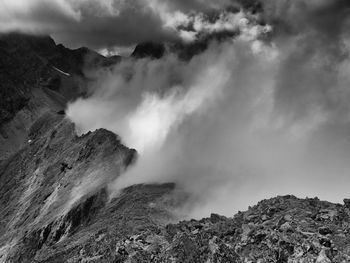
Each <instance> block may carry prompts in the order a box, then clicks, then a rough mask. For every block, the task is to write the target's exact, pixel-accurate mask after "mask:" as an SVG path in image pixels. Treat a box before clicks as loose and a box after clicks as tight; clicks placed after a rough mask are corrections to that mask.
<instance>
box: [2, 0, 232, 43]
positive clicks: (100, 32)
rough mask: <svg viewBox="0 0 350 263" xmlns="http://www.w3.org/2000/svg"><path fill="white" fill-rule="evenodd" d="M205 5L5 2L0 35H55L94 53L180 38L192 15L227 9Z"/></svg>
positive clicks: (194, 0)
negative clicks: (180, 29) (180, 24)
mask: <svg viewBox="0 0 350 263" xmlns="http://www.w3.org/2000/svg"><path fill="white" fill-rule="evenodd" d="M211 2H212V1H203V0H186V1H184V0H175V1H170V0H148V1H145V0H131V1H130V0H128V1H126V0H104V1H95V0H50V1H48V0H1V1H0V31H3V32H6V31H12V30H20V31H25V32H32V33H44V34H51V35H52V36H53V37H54V38H55V40H56V41H58V42H63V43H64V44H66V45H67V46H70V47H80V46H88V47H90V48H94V49H103V48H113V47H115V46H130V45H135V44H137V43H139V42H143V41H151V40H152V41H172V40H176V39H178V38H179V32H178V31H177V30H176V28H175V27H176V26H177V23H178V22H183V20H186V19H188V18H187V17H186V15H185V14H188V13H190V12H208V11H212V10H217V9H221V8H224V7H225V6H226V5H227V4H228V1H225V0H222V1H215V4H213V3H211Z"/></svg>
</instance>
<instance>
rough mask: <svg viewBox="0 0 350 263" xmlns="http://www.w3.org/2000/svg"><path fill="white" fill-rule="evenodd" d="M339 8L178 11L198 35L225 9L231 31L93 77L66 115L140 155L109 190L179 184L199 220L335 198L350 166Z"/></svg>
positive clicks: (345, 48) (348, 96)
mask: <svg viewBox="0 0 350 263" xmlns="http://www.w3.org/2000/svg"><path fill="white" fill-rule="evenodd" d="M347 6H348V4H346V2H345V1H339V2H332V3H331V2H330V1H326V0H325V1H321V2H319V1H317V2H316V1H301V0H298V1H294V2H292V1H266V2H265V5H264V10H265V11H264V13H263V14H262V15H261V17H259V16H260V15H252V14H250V13H249V12H248V13H241V12H242V11H241V12H235V13H232V14H231V13H230V14H227V13H225V12H223V13H222V15H221V16H219V18H220V17H222V18H221V19H218V20H217V19H216V20H214V21H213V22H210V20H206V19H204V20H203V19H201V17H202V15H198V14H197V15H196V14H195V15H192V16H191V15H187V14H185V13H183V12H182V13H178V17H177V18H176V19H177V20H178V21H181V20H182V22H181V23H187V22H188V21H195V20H196V19H199V21H200V22H201V26H200V27H198V28H200V30H204V31H205V30H207V31H211V30H215V29H216V28H217V26H216V24H219V27H221V26H222V25H225V21H227V19H230V16H233V18H232V19H233V20H234V21H235V22H234V23H233V25H234V26H237V27H238V28H239V30H238V32H239V34H238V35H237V36H236V37H235V38H230V39H226V40H225V41H221V42H220V41H214V42H212V43H211V45H210V46H209V47H208V49H207V50H206V51H204V52H202V53H201V54H198V55H197V56H194V57H193V58H192V59H191V60H189V61H181V60H179V59H178V58H177V57H176V56H175V55H173V54H171V53H169V54H167V55H166V56H164V57H163V58H161V59H159V60H150V59H140V60H125V61H124V62H122V63H121V64H119V65H117V66H115V67H114V68H112V69H110V70H105V71H99V72H96V75H95V76H94V77H96V78H97V80H96V83H95V85H93V86H92V87H91V89H92V94H93V95H92V96H91V97H90V98H87V99H79V100H78V101H76V102H74V103H72V104H70V105H69V107H68V110H67V114H68V116H69V117H70V118H71V119H72V120H73V121H74V122H76V124H77V127H78V128H79V131H80V132H85V131H87V130H93V129H96V128H99V127H104V128H107V129H110V130H112V131H114V132H115V133H117V134H119V135H121V137H122V138H123V140H124V142H125V143H126V144H127V145H128V146H132V147H136V148H137V150H139V152H140V158H139V160H138V161H137V163H136V164H135V166H134V167H132V168H131V169H129V170H128V171H127V172H126V173H125V174H123V175H122V176H121V177H120V178H119V179H117V180H116V181H115V182H114V183H113V184H110V186H109V187H110V190H111V191H112V192H114V193H115V192H118V190H119V189H121V188H122V187H125V186H128V185H131V184H134V183H154V182H156V183H161V182H169V181H172V182H176V183H177V184H178V185H179V187H181V188H183V189H184V190H186V191H187V192H189V193H191V199H190V200H189V202H188V203H187V204H186V206H185V207H183V209H184V210H183V211H182V212H184V213H185V214H187V215H189V216H195V217H201V216H203V215H204V216H205V215H208V214H209V213H210V212H219V213H223V214H226V215H232V214H233V213H234V212H235V211H237V210H241V209H245V208H246V207H247V206H248V205H251V204H253V203H255V202H257V201H259V200H261V199H263V198H267V197H271V196H275V195H277V194H295V195H299V196H301V197H305V196H316V195H317V196H319V197H321V198H324V199H328V200H330V201H337V202H339V201H341V199H342V198H343V197H346V196H347V195H348V189H347V185H348V184H349V177H348V171H349V169H350V165H349V162H348V158H347V156H349V154H350V151H349V149H350V148H349V146H350V136H349V134H350V107H349V103H348V102H349V100H350V89H349V87H350V85H349V84H350V77H349V74H348V72H349V70H350V59H349V52H350V37H349V33H348V32H347V26H348V23H349V16H348V15H347V13H346V12H347V11H346V10H347ZM335 11H339V12H335ZM226 15H228V16H226ZM236 16H237V17H236ZM196 17H197V18H196ZM236 18H237V19H236ZM321 18H322V19H321ZM176 19H175V21H176ZM260 19H263V20H264V21H265V22H269V23H268V24H264V23H259V22H258V21H261V20H260ZM333 19H334V20H333ZM324 21H326V24H324ZM331 21H334V23H330V22H331ZM181 23H180V24H181ZM224 27H225V26H224ZM200 30H198V31H200ZM188 32H189V31H188ZM196 32H197V31H196ZM266 32H268V33H269V34H266Z"/></svg>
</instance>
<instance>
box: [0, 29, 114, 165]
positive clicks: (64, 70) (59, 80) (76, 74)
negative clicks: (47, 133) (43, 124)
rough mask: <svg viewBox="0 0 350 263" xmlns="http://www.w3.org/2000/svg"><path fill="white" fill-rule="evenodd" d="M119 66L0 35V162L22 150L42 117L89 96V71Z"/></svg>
mask: <svg viewBox="0 0 350 263" xmlns="http://www.w3.org/2000/svg"><path fill="white" fill-rule="evenodd" d="M119 60H120V58H119V57H112V58H105V57H103V56H101V55H99V54H98V53H96V52H94V51H91V50H89V49H87V48H79V49H76V50H71V49H68V48H65V47H64V46H63V45H56V43H55V42H54V41H53V40H52V38H50V37H48V36H31V35H23V34H17V33H11V34H3V35H1V34H0V102H1V103H0V144H1V145H2V147H1V148H0V160H1V159H5V158H6V157H8V156H9V155H11V154H12V153H14V152H15V151H16V150H18V149H19V148H20V147H22V145H23V143H25V141H26V140H27V135H28V130H29V128H30V126H31V125H32V124H33V122H34V121H35V120H36V119H37V118H38V117H39V116H41V115H42V114H43V113H45V112H47V111H55V112H60V111H62V110H64V109H65V107H66V104H67V102H68V101H70V100H74V99H75V98H77V97H79V96H81V95H82V94H85V93H86V86H87V82H88V81H89V80H88V78H87V77H86V76H85V75H84V73H83V72H84V71H85V70H92V69H94V68H96V67H100V66H110V65H112V64H115V63H117V62H118V61H119Z"/></svg>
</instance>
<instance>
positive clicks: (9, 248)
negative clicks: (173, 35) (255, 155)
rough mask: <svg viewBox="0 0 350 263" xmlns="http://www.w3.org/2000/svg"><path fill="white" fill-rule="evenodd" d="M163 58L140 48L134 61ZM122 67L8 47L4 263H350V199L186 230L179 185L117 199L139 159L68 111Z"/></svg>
mask: <svg viewBox="0 0 350 263" xmlns="http://www.w3.org/2000/svg"><path fill="white" fill-rule="evenodd" d="M163 48H164V46H162V45H161V46H160V45H158V44H154V43H151V44H140V45H139V46H138V47H137V48H136V49H135V52H134V55H133V56H132V57H133V58H132V59H138V58H143V57H145V56H146V57H152V58H159V57H160V55H162V54H163V53H162V52H166V50H165V49H163ZM177 48H178V50H181V49H182V48H181V47H180V46H177ZM203 48H204V47H203ZM183 50H184V51H183V52H184V54H187V53H186V52H187V51H186V48H185V49H183ZM194 50H195V52H197V51H198V50H200V49H196V48H195V49H194ZM188 54H189V56H191V54H193V53H192V51H191V52H190V53H188ZM120 60H121V58H120V57H111V58H105V57H103V56H101V55H99V54H97V53H96V52H94V51H92V50H89V49H87V48H80V49H76V50H71V49H68V48H65V47H64V46H62V45H57V44H56V43H55V42H54V41H53V40H52V39H51V38H50V37H47V36H30V35H21V34H7V35H2V36H1V37H0V102H1V103H0V120H1V121H0V143H1V148H0V262H1V263H7V262H47V263H49V262H50V263H51V262H70V263H73V262H96V263H97V262H159V263H160V262H191V263H192V262H208V263H209V262H212V263H214V262H215V263H216V262H237V263H238V262H261V263H263V262H279V263H282V262H285V263H290V262H304V263H306V262H317V263H328V262H350V242H349V240H350V234H349V233H350V232H349V226H350V200H348V199H345V200H344V205H341V204H333V203H329V202H326V201H320V200H318V199H317V198H306V199H299V198H297V197H294V196H279V197H276V198H272V199H269V200H263V201H261V202H259V203H258V204H257V205H256V206H253V207H249V208H248V210H247V211H245V212H239V213H237V214H236V215H233V216H232V217H224V216H220V215H217V214H212V215H211V216H210V217H209V218H204V219H201V220H194V219H192V220H186V221H179V219H180V218H179V217H178V214H175V213H174V211H176V210H177V209H178V208H180V207H181V205H182V204H183V203H184V202H186V199H187V197H188V195H187V194H186V193H184V192H181V190H180V189H178V188H177V187H176V185H175V184H173V183H171V182H169V183H167V184H153V185H133V186H131V187H128V188H126V189H123V190H121V191H119V192H118V193H115V189H111V185H113V184H112V182H114V180H115V179H116V178H118V176H119V175H120V174H121V173H123V172H124V171H125V170H126V169H129V168H130V166H131V165H133V163H134V162H135V161H137V152H136V151H135V150H134V149H130V148H128V147H127V146H125V145H123V143H122V140H121V138H119V137H118V135H116V134H114V133H112V132H110V131H108V130H105V129H99V130H96V131H94V132H88V133H86V134H83V135H81V136H78V135H77V134H76V132H75V126H74V123H71V122H70V121H69V120H68V119H67V118H66V117H65V113H64V109H65V107H66V104H67V102H69V101H71V100H74V99H76V98H78V97H79V96H86V91H87V85H88V83H89V81H90V80H89V77H88V76H87V75H86V74H85V72H86V71H87V70H89V69H94V68H96V67H106V66H107V67H108V66H110V65H113V64H115V63H118V62H119V61H120ZM234 210H235V208H234V207H232V211H234Z"/></svg>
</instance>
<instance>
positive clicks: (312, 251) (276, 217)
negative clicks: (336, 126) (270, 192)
mask: <svg viewBox="0 0 350 263" xmlns="http://www.w3.org/2000/svg"><path fill="white" fill-rule="evenodd" d="M349 215H350V210H349V204H348V203H346V204H345V205H344V206H343V205H339V204H332V203H329V202H323V201H319V200H318V199H317V198H315V199H298V198H296V197H294V196H283V197H277V198H273V199H270V200H264V201H262V202H259V203H258V204H257V205H256V206H254V207H252V208H249V209H248V211H246V212H239V213H238V214H236V215H235V216H234V217H233V218H226V217H223V216H219V215H216V214H212V215H211V216H210V218H206V219H202V220H191V221H182V222H179V223H177V224H169V225H167V226H165V227H163V228H161V229H160V230H159V231H158V232H153V231H143V232H142V233H137V234H134V235H129V236H126V237H124V238H123V239H122V240H119V241H117V243H116V245H115V252H114V253H115V255H116V259H117V260H116V262H286V263H287V262H288V263H290V262H305V263H306V262H313V263H314V262H317V263H328V262H349V261H350V244H349V237H350V235H349V223H350V220H349V219H350V218H349ZM91 256H98V254H91ZM95 262H98V261H95Z"/></svg>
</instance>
